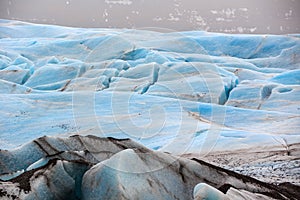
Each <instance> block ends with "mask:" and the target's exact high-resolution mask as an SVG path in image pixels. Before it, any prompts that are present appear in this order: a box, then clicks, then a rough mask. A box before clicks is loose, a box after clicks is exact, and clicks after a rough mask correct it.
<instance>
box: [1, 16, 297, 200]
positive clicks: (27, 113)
mask: <svg viewBox="0 0 300 200" xmlns="http://www.w3.org/2000/svg"><path fill="white" fill-rule="evenodd" d="M299 81H300V35H299V34H292V35H243V34H240V35H238V34H237V35H230V34H217V33H208V32H203V31H189V32H168V33H161V32H157V31H155V30H128V29H84V28H69V27H61V26H53V25H38V24H30V23H25V22H19V21H10V20H0V104H1V106H0V119H1V120H0V149H1V156H0V161H1V174H2V176H1V177H2V178H1V179H2V180H4V179H5V180H6V179H12V178H16V177H19V175H20V174H24V171H26V170H28V171H36V170H40V169H42V168H43V167H44V166H48V167H49V166H50V165H51V166H50V167H51V170H52V171H51V170H50V171H51V173H50V175H51V174H53V173H54V174H55V173H64V174H62V175H61V176H66V177H69V178H66V180H67V179H69V180H70V181H69V182H68V181H67V182H68V184H70V185H69V186H68V184H67V183H66V187H68V190H70V191H71V193H72V191H73V190H74V191H77V189H78V188H77V187H79V186H78V185H76V184H78V183H77V182H76V180H77V179H76V178H74V176H75V175H76V176H77V175H78V177H83V181H84V182H86V184H87V185H89V184H92V183H91V181H92V180H93V179H91V178H95V179H96V178H97V177H98V176H92V177H91V178H86V179H85V177H89V173H87V174H86V175H85V176H83V173H85V171H87V170H88V169H89V168H90V167H91V166H90V164H82V163H81V164H79V165H78V164H77V163H75V164H74V163H69V162H70V160H68V159H67V158H66V157H64V159H58V160H55V161H53V159H50V160H49V158H48V157H47V156H45V155H44V153H42V152H41V151H40V149H37V148H36V145H33V143H32V142H31V141H43V140H36V139H37V138H40V137H42V136H44V135H46V136H48V137H49V138H48V139H47V140H52V139H51V138H52V137H53V138H56V137H61V138H62V140H64V139H63V138H69V136H73V135H80V136H87V135H93V136H98V137H104V138H107V137H114V138H118V139H126V138H130V139H132V140H133V141H134V142H138V143H139V144H140V146H139V147H138V148H149V149H152V150H155V152H157V154H159V153H162V152H166V153H169V154H172V155H173V156H175V155H176V156H182V157H186V158H192V157H196V158H203V159H204V160H207V161H211V162H213V163H214V164H216V165H219V166H222V167H225V168H228V169H232V170H235V171H237V172H239V173H243V174H248V175H251V176H253V177H257V178H259V179H260V180H263V181H266V182H276V183H282V182H291V183H294V184H300V182H299V179H297V178H296V177H299V176H300V145H299V144H300V132H299V130H300V123H299V122H300V120H299V118H300V107H299V105H300V99H299V97H300V82H299ZM89 143H91V144H86V145H88V146H94V144H93V142H92V141H89ZM45 145H46V146H45ZM55 145H58V146H59V145H61V146H60V147H59V148H62V149H61V151H62V152H68V151H75V152H76V155H73V154H68V153H67V155H69V156H70V155H72V156H75V157H76V156H79V155H84V150H82V149H81V150H74V149H68V148H71V147H68V148H66V147H65V145H66V144H65V142H63V143H60V142H55ZM72 145H73V144H72ZM40 146H41V147H42V148H46V149H47V144H46V143H42V144H41V145H40ZM58 146H56V148H58ZM143 146H145V147H143ZM91 148H96V147H91ZM24 149H26V151H24ZM125 149H132V147H127V148H125ZM4 150H9V151H4ZM47 151H48V150H47ZM81 151H83V152H81ZM2 152H13V153H9V154H8V155H6V153H4V154H3V153H2ZM28 152H31V153H30V154H28ZM118 152H119V151H114V152H113V156H112V155H109V156H104V157H103V159H101V160H97V162H91V161H90V160H89V162H91V163H92V164H93V165H95V166H94V167H92V168H91V169H90V170H91V171H90V173H91V174H97V175H99V176H100V175H101V174H104V175H103V176H111V174H113V176H114V179H116V180H117V181H119V182H114V180H111V181H112V182H105V184H107V187H109V188H111V187H115V186H116V185H120V184H121V185H126V186H127V187H128V188H125V189H127V190H129V191H132V190H133V189H132V188H131V187H134V186H133V185H127V184H125V182H128V181H127V177H126V175H125V174H122V173H120V174H118V173H115V172H112V171H111V170H110V169H107V168H106V167H105V164H104V165H103V163H106V162H108V163H113V164H114V165H121V164H122V166H123V165H124V167H125V168H126V167H128V168H132V166H126V162H125V161H124V159H125V160H127V159H129V158H130V159H132V161H130V162H133V163H140V164H141V166H143V163H141V162H140V161H141V159H142V158H140V157H139V156H138V155H135V150H125V151H124V152H120V153H118ZM56 153H57V152H56ZM51 155H52V154H51ZM228 155H236V156H240V155H243V156H241V157H239V158H238V159H235V158H234V157H230V156H228ZM259 156H261V157H259ZM25 158H26V159H25ZM225 158H226V159H225ZM65 159H66V160H65ZM130 159H129V160H130ZM149 159H150V160H151V158H149ZM166 159H171V158H166ZM150 160H149V161H145V162H149V163H153V162H154V163H156V161H150ZM154 160H155V159H154ZM249 160H251V162H252V163H248V164H247V163H246V162H245V161H249ZM262 162H263V163H262ZM47 163H48V164H47ZM49 163H50V164H49ZM97 163H99V165H98V164H97ZM101 163H102V164H101ZM278 163H279V164H278ZM153 165H155V164H153ZM278 165H280V166H287V167H286V169H288V171H285V173H282V172H280V170H275V169H273V167H274V166H278ZM2 166H4V167H2ZM65 166H67V168H69V169H70V171H71V172H70V171H68V172H63V171H64V170H66V169H63V167H65ZM147 167H149V166H147ZM150 167H151V166H150ZM141 168H143V167H141ZM269 168H272V169H269ZM75 169H78V172H76V170H75ZM247 169H248V170H247ZM253 169H254V170H253ZM262 169H263V170H262ZM265 169H267V170H265ZM166 170H167V169H166ZM251 170H252V171H251ZM259 170H261V171H259ZM258 171H259V173H256V172H258ZM47 173H48V172H47ZM66 173H67V174H66ZM77 173H78V174H77ZM167 173H169V172H167ZM172 173H173V172H172ZM264 174H276V175H278V176H277V177H276V178H272V177H271V178H270V179H266V177H264V176H263V175H264ZM46 176H48V175H46ZM51 176H52V175H51ZM53 176H54V177H56V176H59V175H53ZM155 176H156V175H154V177H155ZM157 176H158V175H157ZM70 177H71V178H70ZM278 177H280V178H278ZM144 178H145V177H137V181H142V180H143V179H144ZM151 178H153V177H150V180H152V179H151ZM71 179H72V180H71ZM75 179H76V180H75ZM157 179H158V178H157ZM35 181H36V182H34V183H32V184H33V185H34V187H42V188H44V189H45V188H47V187H48V186H47V184H46V182H45V180H44V179H43V178H42V179H41V180H40V179H36V180H35ZM74 181H75V182H74ZM96 181H101V180H96ZM102 181H103V180H102ZM170 181H171V180H170ZM79 182H80V183H81V178H80V181H79ZM154 182H155V181H154ZM171 182H172V181H171ZM201 182H202V181H201V180H200V181H199V182H196V181H195V183H193V184H191V185H193V187H194V186H196V184H198V183H200V186H201V187H199V188H200V190H198V189H199V188H198V189H197V190H196V189H195V196H197V194H198V193H199V194H202V192H203V191H201V188H207V187H209V186H206V185H201ZM40 183H41V184H40ZM5 184H7V183H6V182H5ZM74 184H75V185H76V186H74ZM145 184H147V183H145ZM149 184H150V185H151V184H152V182H151V181H150V183H149ZM180 184H181V183H180ZM180 184H179V183H178V185H177V186H179V185H180ZM208 184H209V183H208ZM166 185H169V186H170V190H171V188H172V187H171V186H172V184H171V185H170V184H169V183H167V184H166ZM210 185H211V184H210ZM14 187H15V186H14V185H9V186H7V188H11V191H13V190H14ZM51 187H52V186H51ZM55 187H57V188H56V189H55V190H57V191H58V193H59V194H60V192H59V190H60V186H59V185H55ZM93 187H95V190H98V189H99V188H97V185H94V186H93ZM153 187H154V188H156V189H157V190H159V189H161V188H159V187H158V186H157V185H156V186H154V185H153ZM180 187H181V186H180ZM182 187H187V185H186V184H183V185H182ZM193 187H192V186H189V191H190V195H191V196H193V195H192V191H193ZM213 187H216V188H218V187H217V186H216V185H213ZM74 188H75V189H74ZM76 188H77V189H76ZM145 188H146V187H145ZM145 188H140V189H141V191H144V189H145ZM100 189H101V188H100ZM119 189H120V188H117V189H116V190H115V191H114V192H115V193H116V194H118V195H121V196H122V195H127V194H126V192H124V191H123V193H122V190H119ZM156 189H155V190H156ZM236 189H240V188H237V187H233V188H231V189H230V190H228V191H230V193H228V195H229V198H230V194H231V195H240V196H244V197H245V198H246V199H247V198H250V197H251V195H252V194H249V193H248V192H249V191H240V190H239V191H236ZM35 190H37V191H38V189H37V188H36V189H35ZM48 190H49V188H48V189H45V191H48ZM202 190H203V189H202ZM41 191H42V190H41ZM49 191H51V190H49ZM80 191H86V194H90V195H93V194H92V193H90V192H89V188H86V187H83V188H81V189H80ZM204 191H211V192H212V195H218V194H219V193H218V191H215V190H214V188H208V189H204ZM7 192H9V191H7ZM101 192H105V191H103V190H102V191H101ZM250 192H253V191H250ZM46 193H47V192H46ZM172 193H174V192H172ZM47 194H48V193H47ZM138 194H140V193H138ZM138 194H136V195H138ZM160 194H161V195H162V196H161V197H162V198H164V197H165V196H164V195H167V194H165V193H164V192H160ZM33 195H38V196H39V195H43V194H42V193H40V194H33ZM72 195H75V196H74V198H75V197H76V198H77V197H78V195H79V196H80V195H81V194H76V192H75V193H74V194H73V193H72ZM103 195H105V194H103ZM147 195H149V199H151V198H152V196H151V194H150V193H149V194H147ZM182 195H184V194H182ZM208 195H209V194H208ZM226 195H227V194H226ZM191 196H189V197H191ZM221 196H222V195H221ZM39 197H40V198H44V196H39ZM59 197H60V196H58V197H57V198H59ZM104 197H105V198H106V196H104ZM104 197H103V198H104ZM135 197H137V196H135ZM227 197H228V196H227ZM227 197H226V198H227ZM28 198H30V197H28ZM53 198H54V197H53ZM61 198H63V197H61ZM89 198H93V197H92V196H91V197H88V196H87V197H86V199H89ZM126 198H134V197H131V196H128V197H127V196H126ZM182 198H185V197H182ZM197 198H198V197H197ZM261 198H264V197H261Z"/></svg>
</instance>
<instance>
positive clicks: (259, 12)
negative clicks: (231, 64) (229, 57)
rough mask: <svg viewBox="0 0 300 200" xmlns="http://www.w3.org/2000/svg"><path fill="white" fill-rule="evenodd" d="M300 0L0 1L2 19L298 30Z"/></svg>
mask: <svg viewBox="0 0 300 200" xmlns="http://www.w3.org/2000/svg"><path fill="white" fill-rule="evenodd" d="M299 11H300V0H0V18H4V19H17V20H23V21H29V22H35V23H48V24H58V25H66V26H76V27H109V28H115V27H117V28H142V27H161V28H168V29H174V30H179V31H181V30H199V29H201V30H208V31H214V32H230V33H273V34H285V33H299V32H300V13H299Z"/></svg>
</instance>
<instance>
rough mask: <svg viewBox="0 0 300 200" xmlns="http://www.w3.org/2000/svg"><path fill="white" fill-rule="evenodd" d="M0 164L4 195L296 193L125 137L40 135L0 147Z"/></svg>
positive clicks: (280, 195) (291, 195)
mask: <svg viewBox="0 0 300 200" xmlns="http://www.w3.org/2000/svg"><path fill="white" fill-rule="evenodd" d="M0 163H1V166H3V168H1V170H2V171H1V174H2V175H1V176H0V179H1V181H0V196H1V198H4V199H18V198H20V199H193V198H195V199H236V198H239V199H248V198H249V197H251V198H252V199H272V198H275V199H297V198H298V197H299V195H300V194H299V192H297V191H296V192H295V191H293V189H292V188H284V187H280V186H275V185H271V184H266V183H263V182H260V181H257V180H255V179H253V178H250V177H247V176H243V175H239V174H237V173H235V172H232V171H228V170H225V169H222V168H219V167H216V166H214V165H211V164H208V163H206V162H203V161H200V160H197V159H192V160H190V159H186V158H181V157H176V156H172V155H170V154H166V153H162V152H159V151H152V150H150V149H147V148H145V147H143V146H141V145H140V144H138V143H135V142H133V141H132V140H129V139H124V140H117V139H113V138H97V137H95V136H86V137H84V136H72V137H70V138H65V139H62V138H53V137H42V138H38V139H36V140H34V141H33V142H30V143H28V144H26V145H24V146H22V147H21V148H19V149H16V150H13V151H1V152H0ZM18 173H19V174H18ZM4 180H5V181H4ZM198 183H201V184H198ZM207 184H209V185H207ZM196 185H197V186H196ZM195 186H196V187H195ZM194 187H195V188H194ZM298 191H299V190H298ZM291 192H294V193H291Z"/></svg>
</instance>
